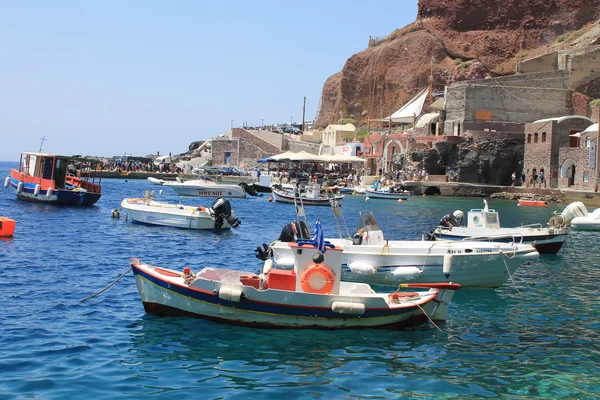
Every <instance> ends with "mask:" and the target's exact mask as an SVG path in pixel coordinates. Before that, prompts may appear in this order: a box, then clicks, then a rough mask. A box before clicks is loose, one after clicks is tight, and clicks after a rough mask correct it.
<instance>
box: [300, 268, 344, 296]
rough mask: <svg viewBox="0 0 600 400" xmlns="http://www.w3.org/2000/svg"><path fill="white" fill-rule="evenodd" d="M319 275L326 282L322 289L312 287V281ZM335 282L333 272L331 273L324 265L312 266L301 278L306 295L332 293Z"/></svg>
mask: <svg viewBox="0 0 600 400" xmlns="http://www.w3.org/2000/svg"><path fill="white" fill-rule="evenodd" d="M318 275H321V277H322V280H323V282H324V285H323V287H321V288H315V287H313V286H312V285H311V279H312V278H313V277H315V276H318ZM334 282H335V275H333V272H331V270H330V269H329V268H327V267H326V266H325V265H323V264H313V265H311V266H310V267H308V268H307V269H306V271H304V272H303V273H302V275H301V276H300V284H301V285H302V290H304V291H305V292H306V293H319V294H327V293H330V292H331V289H333V284H334Z"/></svg>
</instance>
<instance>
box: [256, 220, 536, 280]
mask: <svg viewBox="0 0 600 400" xmlns="http://www.w3.org/2000/svg"><path fill="white" fill-rule="evenodd" d="M334 215H335V213H334ZM305 227H306V222H305V221H303V220H301V219H299V220H297V221H295V222H293V223H290V224H287V225H286V226H285V227H284V229H283V230H282V232H281V235H280V236H279V238H278V239H277V240H276V241H274V242H273V243H271V244H270V245H266V244H263V245H262V247H260V246H259V247H258V248H257V249H256V251H257V253H258V254H257V257H258V258H260V259H267V258H268V257H272V258H273V260H274V267H276V268H280V269H291V267H292V264H293V258H292V256H293V254H292V252H291V251H290V249H289V247H288V245H287V243H288V242H290V241H294V240H297V238H307V237H310V233H309V232H308V229H306V228H305ZM340 236H342V235H341V234H340ZM326 240H327V241H330V242H331V243H332V244H334V245H335V246H337V247H340V248H341V249H342V255H343V258H342V279H343V280H345V281H353V282H364V283H370V284H377V285H391V286H397V285H398V284H399V283H400V282H406V281H410V282H414V283H418V284H427V283H435V282H456V283H459V284H460V285H461V286H462V287H488V288H494V287H499V286H501V285H502V284H503V283H504V282H505V281H506V280H507V279H509V277H511V276H512V274H514V273H515V271H516V270H517V269H518V268H519V267H520V266H521V265H523V264H524V263H527V262H530V261H534V260H536V259H538V257H539V253H538V252H537V251H536V250H535V248H533V247H532V246H531V245H529V244H521V243H516V242H512V243H502V242H483V241H466V240H465V241H456V242H449V241H448V242H432V241H428V240H388V239H385V238H384V235H383V232H382V230H381V228H380V227H379V225H378V223H377V221H376V219H375V216H374V215H373V213H372V212H370V211H362V212H360V221H359V224H358V227H357V228H356V229H355V231H354V234H348V237H341V238H339V239H331V238H327V239H326Z"/></svg>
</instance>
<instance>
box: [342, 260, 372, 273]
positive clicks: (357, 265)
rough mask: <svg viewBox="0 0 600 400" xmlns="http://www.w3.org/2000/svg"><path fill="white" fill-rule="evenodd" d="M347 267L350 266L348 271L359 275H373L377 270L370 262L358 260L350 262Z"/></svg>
mask: <svg viewBox="0 0 600 400" xmlns="http://www.w3.org/2000/svg"><path fill="white" fill-rule="evenodd" d="M348 268H350V271H352V272H353V273H355V274H361V275H374V274H375V273H376V272H377V270H376V269H375V268H374V267H373V266H372V265H371V264H367V263H365V262H360V261H354V262H353V263H350V264H349V265H348Z"/></svg>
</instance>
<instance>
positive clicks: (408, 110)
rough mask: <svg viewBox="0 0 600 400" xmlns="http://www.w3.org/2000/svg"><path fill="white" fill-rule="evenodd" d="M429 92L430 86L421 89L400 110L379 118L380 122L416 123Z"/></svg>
mask: <svg viewBox="0 0 600 400" xmlns="http://www.w3.org/2000/svg"><path fill="white" fill-rule="evenodd" d="M428 94H429V87H426V88H425V89H423V90H421V91H420V92H419V93H418V94H417V95H416V96H415V97H413V98H412V99H411V100H410V101H409V102H408V103H406V104H405V105H403V106H402V107H401V108H400V109H399V110H398V111H396V112H395V113H393V114H392V115H390V116H388V117H386V118H382V119H377V120H375V121H379V122H394V123H397V124H414V123H415V119H416V117H418V116H419V115H421V111H422V110H423V104H425V99H426V98H427V95H428Z"/></svg>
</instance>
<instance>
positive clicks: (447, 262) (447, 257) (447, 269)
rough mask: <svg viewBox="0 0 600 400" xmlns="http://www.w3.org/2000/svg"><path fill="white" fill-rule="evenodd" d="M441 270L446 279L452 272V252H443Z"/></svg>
mask: <svg viewBox="0 0 600 400" xmlns="http://www.w3.org/2000/svg"><path fill="white" fill-rule="evenodd" d="M442 271H443V272H444V276H445V277H446V279H448V278H449V277H450V274H451V273H452V254H450V253H446V254H444V265H443V268H442Z"/></svg>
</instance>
